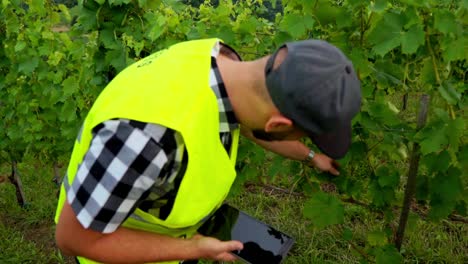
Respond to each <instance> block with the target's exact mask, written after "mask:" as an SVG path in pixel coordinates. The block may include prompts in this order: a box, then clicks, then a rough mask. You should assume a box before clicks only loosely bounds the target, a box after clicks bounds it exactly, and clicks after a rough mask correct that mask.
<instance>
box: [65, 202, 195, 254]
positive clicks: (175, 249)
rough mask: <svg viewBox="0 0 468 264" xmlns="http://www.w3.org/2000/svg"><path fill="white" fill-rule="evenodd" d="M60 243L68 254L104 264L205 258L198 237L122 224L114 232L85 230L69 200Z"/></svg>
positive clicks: (66, 205) (66, 204)
mask: <svg viewBox="0 0 468 264" xmlns="http://www.w3.org/2000/svg"><path fill="white" fill-rule="evenodd" d="M56 239H57V244H58V246H59V247H60V248H61V249H62V250H63V251H64V252H65V253H67V254H71V255H75V256H84V257H86V258H89V259H92V260H96V261H100V262H104V263H144V262H155V261H166V260H184V259H196V258H201V257H202V256H200V252H199V249H198V248H197V243H196V242H195V241H194V240H185V239H178V238H173V237H169V236H164V235H160V234H154V233H149V232H143V231H139V230H133V229H128V228H123V227H120V228H118V229H117V230H116V231H115V232H113V233H111V234H102V233H99V232H96V231H93V230H89V229H85V228H83V227H82V226H81V224H80V223H79V222H78V220H77V219H76V217H75V215H74V212H73V210H72V209H71V207H70V205H69V204H68V203H65V205H64V208H63V210H62V214H61V216H60V220H59V223H58V224H57V230H56Z"/></svg>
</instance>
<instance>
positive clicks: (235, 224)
mask: <svg viewBox="0 0 468 264" xmlns="http://www.w3.org/2000/svg"><path fill="white" fill-rule="evenodd" d="M198 231H199V233H200V234H202V235H206V236H212V237H216V238H218V239H220V240H223V241H226V240H238V241H241V242H242V243H243V244H244V248H243V249H242V250H241V251H239V252H233V253H234V254H235V255H237V256H238V257H239V258H241V259H243V260H245V261H246V262H248V263H252V264H257V263H272V264H276V263H281V262H282V261H283V260H284V258H285V257H286V254H287V253H288V251H289V249H290V248H291V246H292V245H293V243H294V239H293V238H291V237H290V236H288V235H286V234H284V233H283V232H280V231H278V230H276V229H274V228H272V227H271V226H269V225H267V224H265V223H262V222H260V221H258V220H256V219H255V218H253V217H251V216H249V215H247V214H245V213H244V212H242V211H239V210H238V209H236V208H234V207H231V206H229V205H227V204H224V205H222V206H221V207H220V208H219V209H218V210H217V211H216V212H215V214H214V215H213V216H212V217H211V218H209V219H208V220H207V221H206V222H205V223H204V224H203V226H202V227H200V229H199V230H198Z"/></svg>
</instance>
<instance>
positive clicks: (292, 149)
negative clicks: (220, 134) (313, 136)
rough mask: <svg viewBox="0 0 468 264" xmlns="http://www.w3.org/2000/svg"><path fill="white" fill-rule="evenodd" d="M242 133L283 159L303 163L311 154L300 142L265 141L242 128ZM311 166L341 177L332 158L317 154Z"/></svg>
mask: <svg viewBox="0 0 468 264" xmlns="http://www.w3.org/2000/svg"><path fill="white" fill-rule="evenodd" d="M241 133H242V135H243V136H245V137H246V138H248V139H250V140H252V141H253V142H255V143H257V144H258V145H260V146H261V147H263V148H264V149H266V150H269V151H272V152H275V153H277V154H279V155H281V156H283V157H286V158H289V159H293V160H299V161H303V160H305V158H306V157H307V155H308V154H309V152H310V149H309V148H308V147H307V146H306V145H304V144H303V143H302V142H300V141H297V140H295V141H264V140H259V139H257V138H255V137H254V136H253V134H252V132H251V131H250V130H248V129H245V128H242V127H241ZM309 165H310V166H314V167H316V168H317V169H319V170H321V171H324V172H329V173H331V174H333V175H339V174H340V172H339V171H338V167H339V165H338V163H337V162H336V161H335V160H333V159H332V158H330V157H328V156H327V155H325V154H321V153H316V154H315V156H314V158H313V159H312V160H311V164H309Z"/></svg>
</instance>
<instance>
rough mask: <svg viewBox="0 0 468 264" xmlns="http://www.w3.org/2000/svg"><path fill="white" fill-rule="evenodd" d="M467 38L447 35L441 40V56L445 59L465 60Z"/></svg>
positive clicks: (448, 60)
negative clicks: (454, 37) (453, 37)
mask: <svg viewBox="0 0 468 264" xmlns="http://www.w3.org/2000/svg"><path fill="white" fill-rule="evenodd" d="M467 42H468V40H467V39H466V38H465V37H462V36H459V37H458V38H456V39H452V38H449V37H446V38H444V39H443V40H442V41H441V49H442V57H443V58H444V60H445V61H447V62H450V61H455V60H464V59H465V60H466V59H468V45H467Z"/></svg>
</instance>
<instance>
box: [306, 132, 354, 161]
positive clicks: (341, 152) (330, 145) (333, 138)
mask: <svg viewBox="0 0 468 264" xmlns="http://www.w3.org/2000/svg"><path fill="white" fill-rule="evenodd" d="M309 136H310V138H311V139H312V141H313V142H314V144H315V145H316V146H317V147H318V148H319V149H320V151H322V152H323V153H325V154H326V155H327V156H329V157H331V158H333V159H341V158H343V157H344V156H345V155H346V152H348V149H349V146H350V145H351V124H350V125H349V126H346V127H341V128H339V129H336V130H335V131H334V132H330V133H324V134H320V135H315V134H309Z"/></svg>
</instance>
